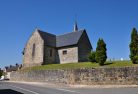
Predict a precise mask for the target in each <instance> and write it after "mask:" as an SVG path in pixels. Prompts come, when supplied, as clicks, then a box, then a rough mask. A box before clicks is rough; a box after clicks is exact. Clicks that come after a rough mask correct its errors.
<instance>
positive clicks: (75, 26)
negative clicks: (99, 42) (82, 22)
mask: <svg viewBox="0 0 138 94" xmlns="http://www.w3.org/2000/svg"><path fill="white" fill-rule="evenodd" d="M76 31H78V25H77V22H76V21H75V24H74V32H76Z"/></svg>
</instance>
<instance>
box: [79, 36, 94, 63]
mask: <svg viewBox="0 0 138 94" xmlns="http://www.w3.org/2000/svg"><path fill="white" fill-rule="evenodd" d="M91 50H92V48H91V46H90V43H89V39H88V36H87V34H86V33H83V35H82V36H81V38H80V40H79V42H78V59H79V62H84V61H88V55H89V53H90V52H91Z"/></svg>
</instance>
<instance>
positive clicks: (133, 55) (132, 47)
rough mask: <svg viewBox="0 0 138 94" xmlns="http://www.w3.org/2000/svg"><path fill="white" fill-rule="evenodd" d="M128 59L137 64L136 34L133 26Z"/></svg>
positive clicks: (137, 36) (137, 47) (137, 37)
mask: <svg viewBox="0 0 138 94" xmlns="http://www.w3.org/2000/svg"><path fill="white" fill-rule="evenodd" d="M129 47H130V59H131V61H132V62H133V63H134V64H138V34H137V30H136V28H133V30H132V33H131V42H130V45H129Z"/></svg>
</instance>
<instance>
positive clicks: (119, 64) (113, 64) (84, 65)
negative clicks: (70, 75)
mask: <svg viewBox="0 0 138 94" xmlns="http://www.w3.org/2000/svg"><path fill="white" fill-rule="evenodd" d="M126 66H138V64H132V62H131V61H114V62H106V63H105V65H104V66H99V64H98V63H92V62H80V63H68V64H48V65H43V66H36V67H31V68H25V69H22V70H53V69H77V68H97V67H126Z"/></svg>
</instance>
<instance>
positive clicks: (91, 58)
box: [88, 51, 96, 62]
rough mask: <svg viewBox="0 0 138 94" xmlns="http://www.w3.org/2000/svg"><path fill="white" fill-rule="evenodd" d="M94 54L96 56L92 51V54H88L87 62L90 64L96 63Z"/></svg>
mask: <svg viewBox="0 0 138 94" xmlns="http://www.w3.org/2000/svg"><path fill="white" fill-rule="evenodd" d="M95 54H96V52H95V51H93V52H91V53H90V54H89V57H88V58H89V61H90V62H96V60H95Z"/></svg>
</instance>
